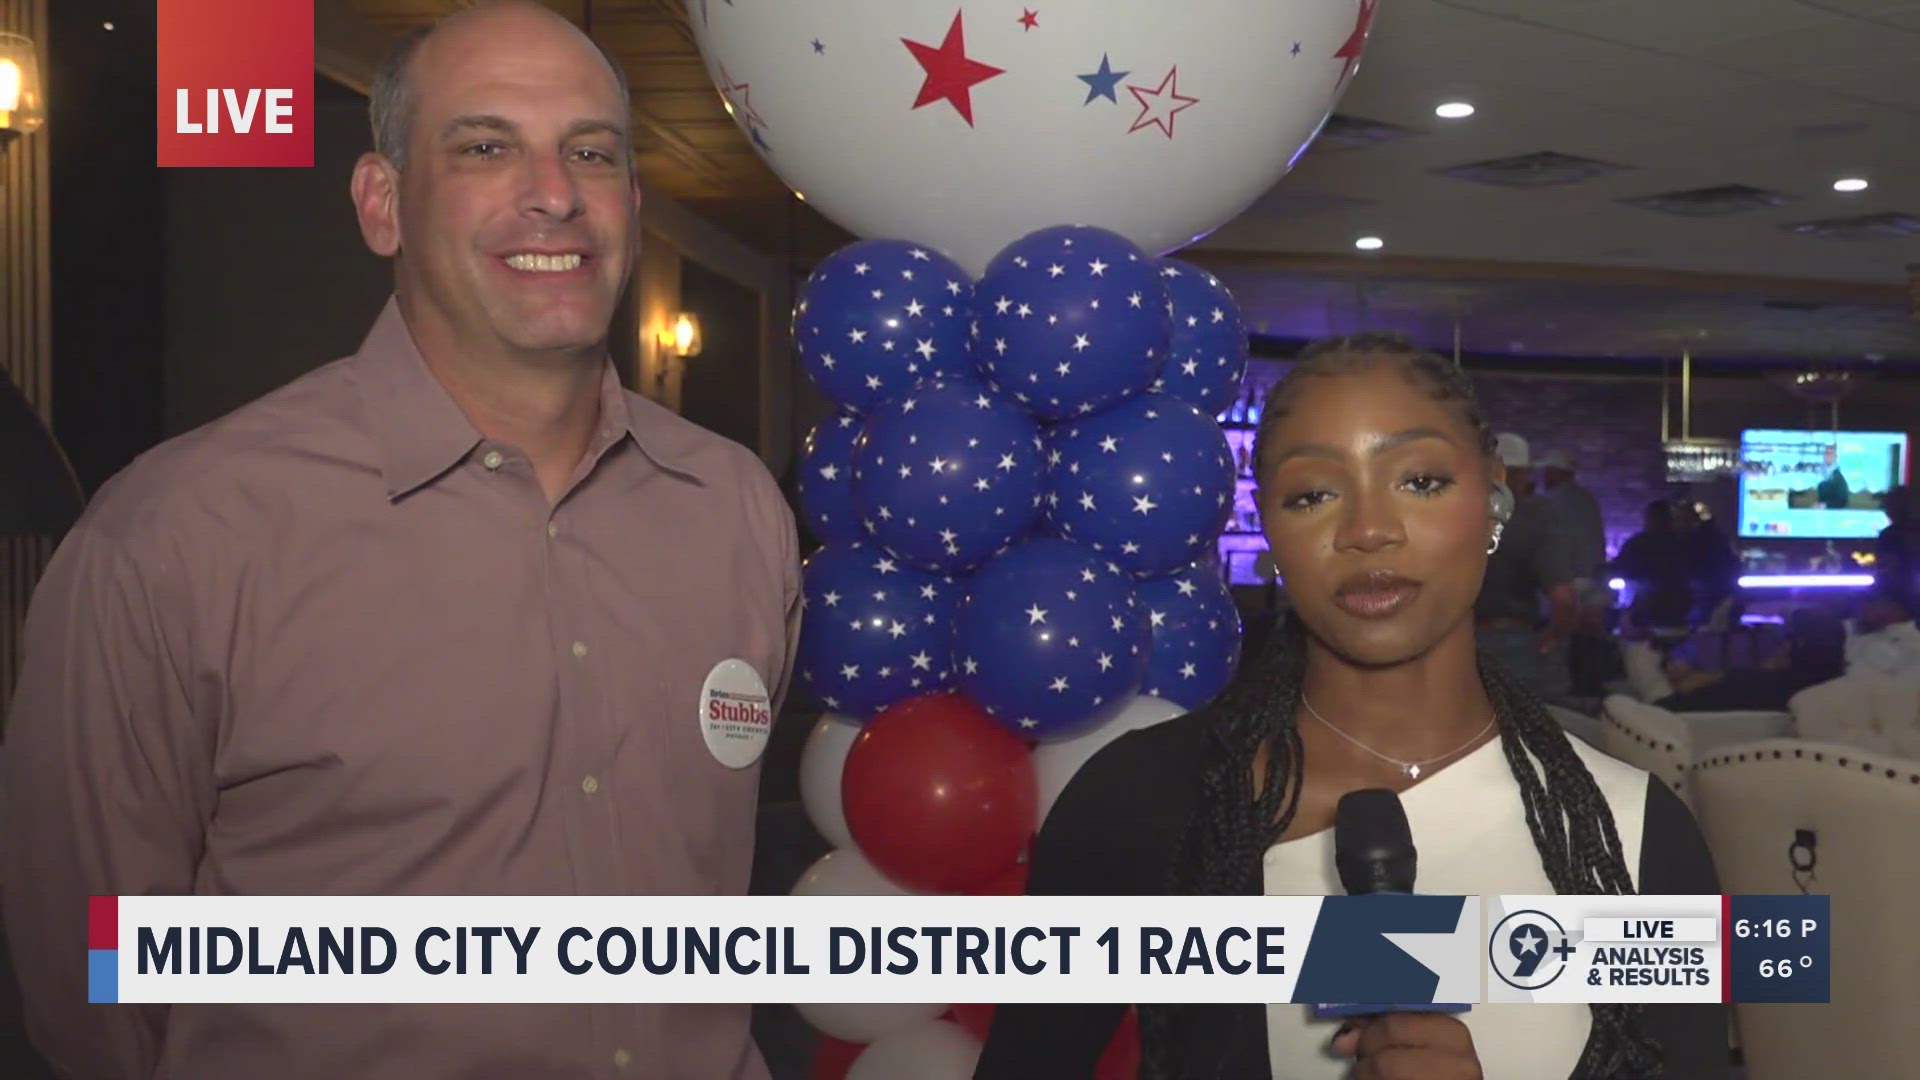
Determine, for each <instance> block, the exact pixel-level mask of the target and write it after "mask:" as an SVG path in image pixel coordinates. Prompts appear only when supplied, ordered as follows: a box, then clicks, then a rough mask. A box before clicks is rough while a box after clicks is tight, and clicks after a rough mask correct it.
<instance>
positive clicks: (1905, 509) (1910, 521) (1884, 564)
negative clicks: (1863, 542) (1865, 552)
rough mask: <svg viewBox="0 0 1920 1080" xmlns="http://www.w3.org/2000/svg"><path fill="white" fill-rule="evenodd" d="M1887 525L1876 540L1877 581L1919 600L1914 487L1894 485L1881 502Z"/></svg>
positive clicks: (1919, 536) (1919, 532)
mask: <svg viewBox="0 0 1920 1080" xmlns="http://www.w3.org/2000/svg"><path fill="white" fill-rule="evenodd" d="M1881 507H1882V509H1883V510H1884V511H1885V512H1886V515H1887V527H1886V528H1884V529H1882V530H1880V536H1879V537H1878V538H1877V539H1876V540H1875V541H1874V544H1873V556H1874V568H1873V569H1874V582H1875V584H1877V585H1879V586H1881V587H1882V588H1886V589H1891V590H1892V591H1894V592H1895V593H1898V594H1900V595H1902V596H1904V597H1905V598H1906V602H1907V604H1908V605H1910V606H1911V605H1913V604H1915V603H1920V513H1915V512H1914V507H1913V489H1912V488H1909V487H1904V486H1902V487H1895V488H1892V489H1890V490H1888V492H1887V494H1886V498H1885V499H1884V500H1882V502H1881Z"/></svg>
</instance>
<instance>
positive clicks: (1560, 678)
mask: <svg viewBox="0 0 1920 1080" xmlns="http://www.w3.org/2000/svg"><path fill="white" fill-rule="evenodd" d="M1494 452H1495V454H1496V455H1498V457H1499V458H1500V464H1501V465H1503V466H1505V469H1506V479H1507V486H1508V487H1510V488H1512V489H1513V515H1512V516H1511V517H1510V518H1509V519H1508V520H1507V526H1506V528H1505V530H1503V531H1502V533H1501V537H1500V544H1499V547H1498V548H1497V549H1496V550H1495V551H1494V553H1493V554H1492V555H1491V556H1490V557H1489V558H1488V559H1487V576H1486V580H1485V581H1484V582H1483V583H1482V584H1481V586H1480V598H1479V599H1478V600H1477V601H1475V603H1474V609H1473V610H1474V619H1475V622H1476V625H1477V634H1476V636H1477V637H1478V639H1479V643H1480V647H1481V648H1483V649H1485V650H1486V651H1487V652H1489V653H1491V654H1492V655H1493V656H1494V657H1495V658H1496V659H1498V660H1499V661H1500V662H1501V663H1502V664H1504V665H1505V666H1506V667H1507V669H1508V670H1509V671H1511V672H1513V674H1514V676H1515V677H1516V678H1518V679H1519V680H1520V681H1521V682H1522V683H1523V684H1525V685H1526V687H1527V688H1528V689H1529V690H1532V691H1533V692H1534V693H1535V694H1537V695H1539V697H1540V698H1541V699H1542V700H1545V701H1549V702H1554V701H1560V700H1562V699H1564V698H1565V697H1566V696H1567V694H1568V692H1569V690H1570V689H1571V686H1570V682H1571V680H1570V678H1569V676H1568V674H1567V639H1568V637H1569V636H1570V635H1571V634H1572V632H1573V628H1574V625H1575V623H1576V622H1577V621H1578V618H1579V599H1578V594H1577V593H1576V591H1575V588H1574V578H1575V576H1576V575H1575V566H1574V555H1573V550H1572V545H1570V544H1569V543H1568V542H1567V536H1566V530H1564V529H1562V528H1560V527H1559V526H1558V523H1557V521H1556V520H1555V519H1556V517H1557V515H1556V514H1555V512H1554V509H1553V507H1552V505H1551V504H1549V503H1548V502H1547V501H1546V500H1545V499H1543V498H1541V497H1539V496H1537V495H1535V494H1534V490H1533V461H1532V456H1531V455H1530V454H1529V452H1528V447H1527V441H1526V440H1525V439H1523V438H1521V437H1520V436H1518V435H1515V434H1512V433H1510V432H1509V433H1503V434H1501V435H1500V436H1499V437H1498V438H1497V439H1496V440H1495V446H1494Z"/></svg>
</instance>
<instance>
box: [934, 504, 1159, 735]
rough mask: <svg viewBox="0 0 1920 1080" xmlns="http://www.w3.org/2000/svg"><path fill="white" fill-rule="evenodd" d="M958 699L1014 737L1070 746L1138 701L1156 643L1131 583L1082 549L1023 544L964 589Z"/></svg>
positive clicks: (1054, 542)
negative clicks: (1064, 741)
mask: <svg viewBox="0 0 1920 1080" xmlns="http://www.w3.org/2000/svg"><path fill="white" fill-rule="evenodd" d="M965 585H966V596H965V597H964V598H963V599H962V600H961V602H960V613H959V617H958V620H957V621H956V623H955V627H954V653H953V657H954V659H953V663H954V671H955V678H956V680H957V681H958V683H959V686H960V689H961V690H962V691H963V692H964V693H965V694H966V695H967V696H968V697H969V698H971V699H973V701H974V702H975V703H976V704H978V705H979V706H980V707H981V708H984V709H985V710H986V711H987V714H988V715H989V716H992V717H993V718H994V719H995V720H997V721H998V722H1000V723H1001V724H1004V725H1005V726H1006V727H1007V728H1008V730H1010V731H1012V732H1014V733H1015V734H1018V735H1020V736H1022V737H1025V738H1029V739H1037V740H1040V741H1052V740H1055V739H1069V738H1072V737H1073V736H1075V735H1078V734H1081V733H1083V732H1085V731H1087V730H1089V729H1090V728H1093V727H1095V726H1097V725H1098V724H1100V723H1101V722H1102V721H1103V720H1105V719H1106V718H1107V717H1109V716H1111V715H1112V714H1113V713H1114V712H1115V711H1116V710H1118V709H1120V708H1122V707H1124V706H1125V705H1126V703H1127V702H1129V701H1131V700H1133V694H1134V692H1135V691H1136V690H1138V689H1139V687H1140V680H1141V677H1142V675H1143V674H1144V673H1145V671H1146V664H1147V650H1148V645H1149V642H1150V638H1149V635H1148V631H1147V619H1146V614H1145V610H1144V609H1143V608H1142V607H1141V605H1140V601H1139V599H1138V597H1136V596H1135V595H1134V586H1133V579H1132V577H1131V575H1129V574H1127V573H1126V571H1124V570H1123V569H1121V567H1120V565H1119V564H1118V563H1115V562H1113V561H1112V560H1110V559H1104V558H1101V557H1100V556H1099V555H1097V554H1096V553H1094V552H1093V551H1091V550H1089V549H1088V548H1086V547H1085V546H1083V545H1080V544H1075V543H1073V542H1071V541H1067V540H1060V539H1054V538H1047V539H1040V540H1031V541H1028V542H1027V543H1024V544H1020V545H1018V546H1016V547H1014V548H1012V549H1010V550H1008V551H1007V552H1006V554H1004V555H1001V556H1000V557H999V558H997V559H995V560H994V561H992V562H990V563H988V564H987V565H986V566H983V567H981V568H980V570H979V572H978V573H976V574H974V575H973V576H972V577H971V578H968V579H967V580H966V582H965Z"/></svg>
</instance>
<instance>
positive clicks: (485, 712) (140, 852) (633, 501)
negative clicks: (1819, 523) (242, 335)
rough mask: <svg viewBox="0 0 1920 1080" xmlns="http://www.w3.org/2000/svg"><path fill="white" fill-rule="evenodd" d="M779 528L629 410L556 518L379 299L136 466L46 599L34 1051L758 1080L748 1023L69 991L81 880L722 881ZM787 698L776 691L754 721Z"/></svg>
mask: <svg viewBox="0 0 1920 1080" xmlns="http://www.w3.org/2000/svg"><path fill="white" fill-rule="evenodd" d="M798 598H799V570H798V566H797V560H796V541H795V535H794V525H793V518H792V515H791V514H790V512H789V510H788V508H787V505H786V503H785V501H784V499H783V498H782V496H781V494H780V492H779V489H778V487H777V486H776V485H775V484H774V482H773V480H772V478H771V477H769V476H768V475H767V472H766V470H765V469H764V468H763V467H762V466H761V464H760V462H759V461H758V460H757V459H756V458H755V457H754V456H753V455H752V454H751V453H750V452H748V451H747V450H745V449H744V448H742V447H740V446H738V445H736V444H734V443H731V442H728V441H726V440H724V439H722V438H720V437H718V436H716V435H713V434H710V433H708V432H705V431H703V430H701V429H700V428H698V427H696V426H694V425H692V424H690V423H687V422H685V421H683V420H681V419H680V418H678V417H676V416H674V415H672V414H671V413H669V412H667V411H665V410H663V409H661V408H659V407H658V406H656V405H653V404H652V403H650V402H647V401H645V400H644V399H642V398H639V397H637V396H634V395H630V394H627V393H625V392H623V391H622V390H621V388H620V385H619V382H618V380H617V379H616V378H615V376H614V374H613V371H612V368H611V365H608V367H607V369H606V373H605V376H604V379H603V382H602V388H601V396H600V420H599V425H598V429H597V431H596V433H595V435H594V438H593V440H592V444H591V449H590V451H589V452H588V454H587V456H586V457H585V458H584V459H583V461H582V462H581V464H580V466H579V468H578V469H577V470H576V471H575V473H574V475H573V479H572V481H571V484H570V486H569V488H568V489H567V490H566V492H565V494H564V495H563V496H562V497H561V498H560V499H558V500H557V501H550V500H549V499H548V498H547V497H546V495H545V494H544V493H543V491H542V489H541V486H540V484H539V482H538V480H537V479H536V477H535V475H534V471H533V468H532V463H531V461H530V460H529V459H528V458H527V456H526V455H525V454H524V453H522V452H521V451H519V450H518V449H516V448H515V447H513V446H511V445H508V444H505V443H501V442H497V441H494V440H490V439H487V438H484V437H482V436H481V435H480V434H479V433H478V432H477V431H476V429H475V428H474V427H473V425H472V424H471V423H470V422H469V421H468V420H467V419H466V417H465V415H464V414H463V413H462V411H461V410H460V408H459V407H458V406H457V405H456V404H455V402H454V401H453V399H452V398H451V397H450V396H449V395H448V394H447V393H446V391H445V390H444V389H443V387H442V386H441V384H440V383H439V382H438V381H437V380H436V379H435V377H434V376H433V375H432V373H431V372H430V370H429V369H428V368H427V366H426V364H425V362H424V361H423V360H422V358H421V357H420V354H419V352H418V350H417V349H416V348H415V346H414V344H413V341H412V338H411V336H410V334H409V333H408V331H407V328H406V325H405V322H404V320H403V319H402V318H401V316H400V314H399V311H398V308H397V307H396V306H395V305H394V304H392V303H389V305H388V307H387V309H386V311H385V312H384V313H383V314H382V315H381V316H380V319H379V321H378V322H377V323H376V324H375V326H374V327H373V330H372V331H371V333H370V335H369V336H368V338H367V341H366V343H365V345H364V346H363V347H362V349H361V351H360V352H359V353H358V354H356V355H354V356H352V357H349V358H347V359H344V360H341V361H338V362H335V363H333V364H330V365H328V366H326V367H323V368H321V369H320V370H318V371H316V372H313V373H312V374H310V375H307V376H305V377H303V378H301V379H299V380H297V381H296V382H294V383H292V384H290V385H289V386H287V387H285V388H283V389H281V390H279V391H277V392H275V393H274V394H272V395H270V396H268V397H266V398H263V399H261V400H260V401H258V402H255V403H254V404H252V405H250V406H248V407H246V408H244V409H241V410H240V411H238V412H236V413H234V414H233V415H231V416H229V417H227V418H225V419H223V420H220V421H218V422H216V423H214V424H212V425H209V426H208V427H205V428H202V429H200V430H198V431H195V432H191V433H189V434H187V435H184V436H182V437H180V438H178V439H175V440H172V441H171V442H168V443H166V444H165V445H163V446H161V447H159V448H157V449H155V450H153V451H151V452H149V453H148V454H146V455H144V456H143V457H142V458H141V459H140V460H139V461H137V462H136V463H135V464H134V465H132V466H131V467H130V468H128V469H127V470H126V471H125V472H124V473H122V474H121V475H120V476H118V477H116V478H115V479H114V480H113V481H112V482H111V483H110V484H109V485H108V486H107V487H106V488H104V489H103V490H102V491H101V493H100V495H99V497H98V498H97V499H96V500H95V502H94V503H93V505H92V506H91V507H89V509H88V511H87V513H86V515H85V517H84V519H83V521H82V522H81V524H80V525H79V526H78V527H77V528H76V529H75V530H74V532H73V533H72V534H71V535H70V536H69V537H68V539H67V540H66V541H65V543H64V544H63V545H62V547H61V549H60V551H59V553H58V555H57V556H56V557H55V559H54V561H53V563H52V565H51V566H50V567H49V569H48V571H47V573H46V576H45V577H44V579H43V580H42V582H41V585H40V587H39V589H38V591H37V593H36V595H35V598H34V601H33V604H32V608H31V612H30V614H29V619H28V630H27V642H28V644H27V654H26V658H25V664H24V668H23V673H22V676H21V682H20V685H19V688H18V692H17V695H16V698H15V701H14V706H13V710H12V714H11V718H10V724H9V727H10V730H9V731H8V739H7V744H6V747H5V754H4V758H5V769H4V784H5V811H6V817H5V830H4V833H5V840H4V845H5V860H4V864H3V865H4V875H5V876H4V890H5V893H4V902H5V911H6V918H7V929H8V931H9V933H10V934H11V942H12V947H13V950H14V957H15V961H16V963H17V966H18V969H19V974H20V978H21V981H22V983H23V986H24V990H25V995H26V998H27V1008H28V1012H29V1017H28V1024H29V1029H30V1033H31V1035H32V1036H33V1038H34V1041H35V1042H36V1043H37V1044H38V1045H39V1047H40V1048H41V1050H42V1051H43V1052H44V1053H45V1054H46V1055H47V1056H48V1057H49V1058H50V1059H51V1060H52V1061H53V1062H54V1064H55V1065H56V1067H57V1068H58V1069H60V1070H61V1071H62V1072H63V1073H64V1074H66V1075H69V1076H74V1077H84V1078H85V1080H135V1078H138V1080H148V1078H166V1080H261V1078H263V1077H271V1078H273V1080H301V1078H312V1080H346V1078H349V1077H351V1078H354V1080H387V1078H391V1080H402V1078H404V1080H455V1078H459V1080H481V1078H487V1077H500V1078H509V1077H510V1078H513V1080H535V1078H546V1077H552V1078H559V1077H567V1078H609V1080H614V1078H624V1077H628V1076H645V1077H648V1078H655V1077H659V1078H675V1080H678V1078H684V1080H713V1078H740V1080H760V1078H764V1077H765V1076H766V1068H765V1066H764V1064H763V1063H762V1062H761V1060H760V1057H759V1054H758V1052H757V1051H756V1050H755V1049H754V1046H753V1043H752V1040H751V1038H750V1036H749V1034H748V1009H747V1008H746V1007H745V1006H715V1007H706V1006H676V1007H659V1006H572V1005H541V1006H487V1005H443V1006H400V1007H389V1006H350V1005H329V1006H289V1005H278V1006H272V1005H179V1006H173V1007H171V1008H164V1009H161V1008H151V1007H139V1006H125V1005H123V1006H88V1005H87V1004H86V964H85V963H84V962H83V960H82V957H83V956H84V955H85V949H86V926H85V914H86V910H87V905H86V900H85V898H86V897H87V896H88V895H90V894H107V895H111V894H122V895H140V894H195V895H240V894H281V895H320V894H335V895H346V894H381V895H385V894H409V895H449V894H470V895H471V894H481V895H506V894H539V895H560V894H579V895H616V894H619V895H624V894H644V893H667V894H724V893H743V892H745V891H746V888H747V877H748V869H749V863H750V859H751V852H752V843H753V827H754V812H755V794H756V781H757V773H758V768H757V766H749V767H746V768H739V769H735V768H729V767H727V766H726V765H724V764H722V763H721V762H720V761H718V760H717V759H716V758H715V756H714V755H713V754H712V753H711V752H710V751H709V749H708V746H707V743H706V741H705V739H704V737H703V734H702V728H701V725H700V722H699V719H698V713H697V707H696V699H698V698H699V697H700V696H701V692H702V687H703V684H704V682H705V680H706V677H707V675H708V673H709V672H710V671H711V670H712V669H713V668H714V667H715V666H716V665H717V664H719V663H720V662H722V661H724V660H727V659H729V658H738V659H741V660H744V661H746V662H747V663H748V664H750V665H752V667H753V668H754V669H755V670H756V671H757V672H758V673H759V675H760V676H761V678H762V679H763V680H764V682H765V683H766V686H767V688H768V690H769V691H771V692H772V693H773V695H774V697H775V699H776V703H777V699H778V698H779V696H780V695H781V693H783V692H784V689H785V686H786V683H787V678H788V672H789V668H790V666H791V663H792V655H793V647H794V642H795V638H796V635H797V629H798V621H797V620H798V612H799V604H798ZM776 708H777V704H776Z"/></svg>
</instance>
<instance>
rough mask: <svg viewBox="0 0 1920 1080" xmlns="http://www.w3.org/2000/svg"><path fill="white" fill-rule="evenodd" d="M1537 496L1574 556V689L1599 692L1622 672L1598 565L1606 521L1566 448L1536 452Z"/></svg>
mask: <svg viewBox="0 0 1920 1080" xmlns="http://www.w3.org/2000/svg"><path fill="white" fill-rule="evenodd" d="M1539 472H1540V481H1541V489H1542V490H1541V498H1542V499H1543V500H1544V501H1545V502H1547V503H1548V504H1549V505H1550V506H1552V507H1553V513H1554V526H1555V528H1556V529H1557V530H1558V531H1559V532H1560V533H1561V535H1562V536H1563V537H1564V539H1565V541H1566V543H1567V545H1568V550H1569V551H1570V552H1571V553H1572V556H1573V574H1574V578H1573V587H1574V592H1575V594H1576V596H1577V598H1578V600H1579V604H1580V610H1579V622H1578V625H1577V626H1576V628H1575V630H1574V633H1573V639H1572V641H1571V642H1570V643H1569V647H1568V650H1567V666H1568V669H1569V670H1570V672H1571V673H1572V681H1573V690H1574V692H1575V693H1576V694H1581V695H1599V694H1601V693H1603V692H1604V690H1605V686H1606V682H1607V680H1608V679H1610V678H1612V677H1614V676H1615V675H1617V674H1620V673H1621V664H1620V660H1619V646H1618V645H1617V644H1616V643H1615V642H1614V640H1613V637H1612V635H1611V634H1610V633H1608V630H1607V612H1609V611H1611V610H1612V609H1613V604H1614V599H1615V597H1614V594H1613V590H1612V589H1610V588H1608V587H1607V575H1606V574H1605V573H1603V572H1602V571H1603V570H1604V569H1605V567H1606V563H1607V526H1606V522H1605V520H1604V519H1603V518H1602V517H1601V514H1600V500H1598V499H1596V498H1594V497H1593V492H1591V491H1588V490H1587V489H1586V488H1585V487H1583V486H1581V484H1580V482H1579V481H1578V480H1576V479H1575V478H1574V474H1573V459H1572V457H1571V456H1570V455H1568V453H1567V452H1566V451H1565V450H1558V449H1555V450H1549V451H1547V452H1546V453H1544V454H1542V455H1540V462H1539Z"/></svg>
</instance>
